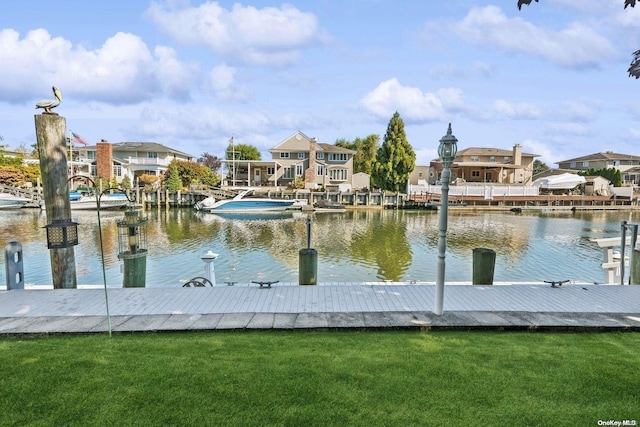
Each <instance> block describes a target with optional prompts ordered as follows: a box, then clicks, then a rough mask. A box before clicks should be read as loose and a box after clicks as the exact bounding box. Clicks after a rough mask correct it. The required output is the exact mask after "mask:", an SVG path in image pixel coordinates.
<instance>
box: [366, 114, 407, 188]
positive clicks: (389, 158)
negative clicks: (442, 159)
mask: <svg viewBox="0 0 640 427" xmlns="http://www.w3.org/2000/svg"><path fill="white" fill-rule="evenodd" d="M415 165H416V153H415V151H413V148H412V147H411V145H410V144H409V141H407V136H406V135H405V133H404V122H403V121H402V118H400V114H398V112H397V111H396V112H395V113H394V115H393V117H392V118H391V120H390V121H389V125H388V126H387V133H386V134H385V135H384V141H383V143H382V146H381V147H380V148H379V149H378V154H377V155H376V161H375V163H374V164H373V170H372V174H371V179H372V182H373V185H375V186H376V187H379V188H381V189H383V190H390V191H404V190H405V188H406V184H407V181H408V180H409V174H410V173H411V172H412V171H413V169H414V168H415Z"/></svg>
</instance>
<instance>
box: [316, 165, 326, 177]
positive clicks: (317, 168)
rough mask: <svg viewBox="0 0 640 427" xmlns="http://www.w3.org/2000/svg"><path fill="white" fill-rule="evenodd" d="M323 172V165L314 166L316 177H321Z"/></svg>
mask: <svg viewBox="0 0 640 427" xmlns="http://www.w3.org/2000/svg"><path fill="white" fill-rule="evenodd" d="M324 170H325V169H324V165H316V175H318V176H323V175H324Z"/></svg>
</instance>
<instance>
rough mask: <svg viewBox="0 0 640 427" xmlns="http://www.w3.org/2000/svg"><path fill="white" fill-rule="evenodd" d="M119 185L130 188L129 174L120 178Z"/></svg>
mask: <svg viewBox="0 0 640 427" xmlns="http://www.w3.org/2000/svg"><path fill="white" fill-rule="evenodd" d="M120 187H122V188H123V189H125V190H131V178H129V175H125V176H124V178H122V182H121V183H120Z"/></svg>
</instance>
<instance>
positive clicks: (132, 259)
mask: <svg viewBox="0 0 640 427" xmlns="http://www.w3.org/2000/svg"><path fill="white" fill-rule="evenodd" d="M146 223H147V219H146V218H140V214H139V213H138V212H137V211H136V210H133V209H129V210H127V211H125V213H124V219H123V220H121V221H118V258H119V259H121V260H122V261H123V263H124V278H123V285H124V287H125V288H144V287H145V285H146V274H147V227H146Z"/></svg>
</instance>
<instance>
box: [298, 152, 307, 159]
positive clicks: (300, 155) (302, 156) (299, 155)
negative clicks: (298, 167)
mask: <svg viewBox="0 0 640 427" xmlns="http://www.w3.org/2000/svg"><path fill="white" fill-rule="evenodd" d="M306 157H307V153H298V159H301V160H302V159H305V158H306Z"/></svg>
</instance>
